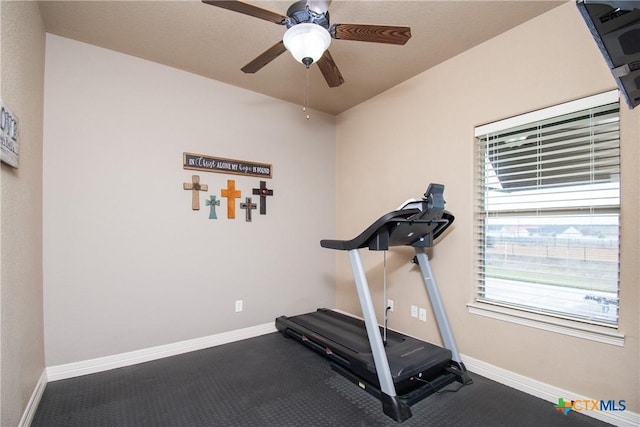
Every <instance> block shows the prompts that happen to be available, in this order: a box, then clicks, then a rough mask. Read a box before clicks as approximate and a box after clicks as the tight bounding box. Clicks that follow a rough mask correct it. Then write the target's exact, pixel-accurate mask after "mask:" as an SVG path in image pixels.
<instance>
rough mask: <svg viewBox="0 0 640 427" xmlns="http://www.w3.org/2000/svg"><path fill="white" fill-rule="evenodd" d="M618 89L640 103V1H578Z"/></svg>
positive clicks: (628, 97)
mask: <svg viewBox="0 0 640 427" xmlns="http://www.w3.org/2000/svg"><path fill="white" fill-rule="evenodd" d="M577 5H578V9H579V10H580V13H581V14H582V17H583V18H584V20H585V22H586V23H587V26H588V27H589V30H590V31H591V34H592V35H593V38H594V39H595V41H596V44H597V45H598V47H599V48H600V51H601V52H602V55H603V56H604V59H605V61H607V65H609V68H610V69H611V72H612V74H613V77H614V78H615V80H616V83H617V84H618V88H619V89H620V92H622V95H623V96H624V98H625V99H626V101H627V104H629V107H630V108H632V109H633V108H635V106H636V105H638V104H640V1H637V0H636V1H606V0H577Z"/></svg>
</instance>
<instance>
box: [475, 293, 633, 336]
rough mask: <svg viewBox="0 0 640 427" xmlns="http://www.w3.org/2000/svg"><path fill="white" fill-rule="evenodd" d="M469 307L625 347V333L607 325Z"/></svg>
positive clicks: (499, 317)
mask: <svg viewBox="0 0 640 427" xmlns="http://www.w3.org/2000/svg"><path fill="white" fill-rule="evenodd" d="M467 308H468V309H469V313H471V314H477V315H479V316H485V317H490V318H492V319H497V320H502V321H505V322H510V323H515V324H518V325H523V326H528V327H531V328H537V329H542V330H544V331H550V332H555V333H558V334H563V335H569V336H572V337H576V338H582V339H586V340H591V341H597V342H601V343H604V344H609V345H615V346H618V347H624V335H623V334H620V333H618V332H614V331H613V330H612V329H611V328H608V327H605V326H598V325H590V324H586V323H580V322H575V321H571V320H566V319H560V318H555V317H551V316H545V315H541V314H536V313H529V312H526V311H521V310H516V309H512V308H507V307H502V306H497V305H492V304H485V303H481V302H474V303H470V304H467Z"/></svg>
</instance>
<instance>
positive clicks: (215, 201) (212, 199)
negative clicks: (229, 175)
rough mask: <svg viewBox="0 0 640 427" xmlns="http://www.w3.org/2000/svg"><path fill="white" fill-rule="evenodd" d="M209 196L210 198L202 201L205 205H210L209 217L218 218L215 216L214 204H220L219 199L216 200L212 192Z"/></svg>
mask: <svg viewBox="0 0 640 427" xmlns="http://www.w3.org/2000/svg"><path fill="white" fill-rule="evenodd" d="M209 198H210V199H211V200H205V201H204V204H205V205H207V206H211V209H210V210H209V219H218V217H217V216H216V206H220V200H216V196H215V194H212V195H211V196H209Z"/></svg>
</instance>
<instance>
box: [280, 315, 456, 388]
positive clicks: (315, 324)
mask: <svg viewBox="0 0 640 427" xmlns="http://www.w3.org/2000/svg"><path fill="white" fill-rule="evenodd" d="M276 327H277V329H278V330H279V331H280V332H281V333H283V334H284V335H286V336H289V337H293V338H295V339H298V340H299V341H301V342H303V343H304V344H306V345H308V346H309V347H311V348H313V349H315V350H316V351H318V352H321V353H324V354H325V356H327V357H329V358H330V359H331V360H333V361H334V362H335V363H337V364H339V365H341V366H343V367H344V368H346V369H348V370H349V371H351V372H353V373H354V374H356V375H357V376H359V377H361V378H362V379H364V380H365V381H367V382H369V383H371V384H378V378H377V374H376V369H375V364H374V361H373V354H372V353H371V346H370V344H369V340H368V337H367V331H366V327H365V324H364V321H362V320H360V319H357V318H354V317H351V316H347V315H344V314H341V313H337V312H335V311H332V310H328V309H324V308H321V309H318V310H317V311H315V312H312V313H307V314H301V315H298V316H292V317H286V316H280V317H278V318H277V319H276ZM382 333H383V332H382V328H380V334H381V335H382ZM385 352H386V355H387V359H388V361H389V369H390V371H391V376H392V379H393V382H394V385H395V387H396V391H397V392H398V394H404V393H405V392H408V391H410V390H411V389H413V388H415V387H417V386H419V385H420V384H419V381H422V382H424V381H431V380H433V379H435V378H437V377H438V376H440V375H442V374H443V373H444V371H445V369H446V368H447V367H449V366H450V364H451V351H450V350H448V349H446V348H442V347H439V346H436V345H433V344H430V343H428V342H424V341H421V340H418V339H415V338H412V337H408V336H405V335H402V334H400V333H398V332H395V331H391V330H387V345H386V346H385ZM414 378H420V380H415V379H414Z"/></svg>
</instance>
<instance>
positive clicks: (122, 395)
mask: <svg viewBox="0 0 640 427" xmlns="http://www.w3.org/2000/svg"><path fill="white" fill-rule="evenodd" d="M471 376H472V378H473V384H471V385H468V386H465V387H462V388H460V389H459V390H457V391H453V390H456V389H458V388H459V386H460V384H458V383H454V384H452V385H450V386H449V387H447V388H446V389H445V390H443V391H441V392H440V393H438V394H435V395H432V396H430V397H428V398H427V399H425V400H423V401H421V402H419V403H417V404H416V405H414V406H413V407H412V408H411V410H412V412H413V417H412V418H410V419H408V420H407V421H405V422H404V423H402V424H398V423H396V422H395V421H393V420H391V419H390V418H388V417H387V416H385V415H384V414H383V413H382V405H381V404H380V402H379V401H378V400H376V399H375V398H374V397H372V396H370V395H369V394H367V393H366V392H364V391H362V390H360V388H359V387H357V386H355V385H354V384H353V383H351V382H349V381H348V380H346V379H345V378H343V377H342V376H340V375H339V374H337V373H336V372H334V371H333V370H332V369H331V368H330V365H329V362H328V361H327V360H326V359H324V358H323V357H322V356H320V355H318V354H316V353H315V352H313V351H311V350H310V349H308V348H306V347H304V346H302V345H300V344H299V343H297V342H295V341H293V340H291V339H285V338H284V337H282V335H280V334H279V333H273V334H268V335H264V336H260V337H257V338H252V339H248V340H244V341H240V342H235V343H230V344H226V345H222V346H218V347H213V348H210V349H205V350H200V351H195V352H191V353H187V354H183V355H179V356H174V357H169V358H165V359H161V360H157V361H152V362H147V363H142V364H139V365H135V366H129V367H125V368H120V369H114V370H111V371H107V372H101V373H97V374H92V375H86V376H83V377H78V378H71V379H67V380H60V381H55V382H50V383H49V384H47V387H46V389H45V391H44V394H43V396H42V399H41V401H40V405H39V406H38V409H37V411H36V414H35V416H34V420H33V423H32V427H40V426H46V427H54V426H60V427H63V426H64V427H73V426H82V427H87V426H91V427H98V426H110V427H111V426H113V427H116V426H117V427H126V426H153V427H157V426H180V427H190V426H260V427H263V426H295V427H300V426H340V427H343V426H367V427H372V426H397V425H402V426H403V427H404V426H406V427H411V426H421V427H424V426H474V427H476V426H492V427H497V426H518V427H524V426H536V427H539V426H546V427H551V426H558V427H560V426H594V427H595V426H605V425H607V424H605V423H602V422H600V421H597V420H595V419H593V418H590V417H587V416H585V415H582V414H579V413H576V412H574V411H571V412H569V414H568V415H566V416H565V415H563V414H562V413H560V412H558V411H556V410H555V409H554V407H553V406H554V405H553V403H550V402H547V401H544V400H541V399H538V398H535V397H532V396H530V395H527V394H525V393H521V392H519V391H517V390H514V389H512V388H509V387H506V386H503V385H501V384H498V383H496V382H493V381H490V380H488V379H486V378H483V377H480V376H477V375H475V374H473V373H472V374H471ZM559 397H560V396H559Z"/></svg>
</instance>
